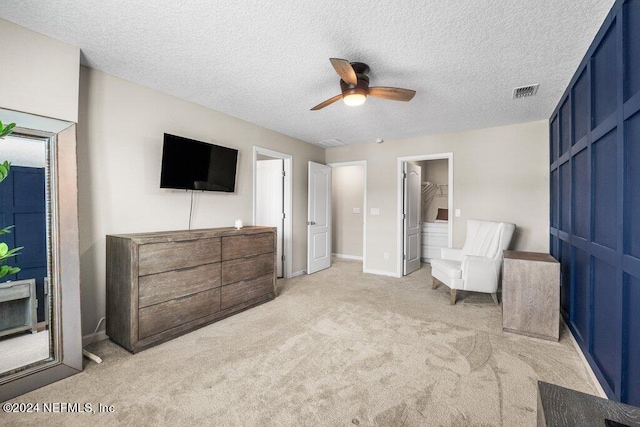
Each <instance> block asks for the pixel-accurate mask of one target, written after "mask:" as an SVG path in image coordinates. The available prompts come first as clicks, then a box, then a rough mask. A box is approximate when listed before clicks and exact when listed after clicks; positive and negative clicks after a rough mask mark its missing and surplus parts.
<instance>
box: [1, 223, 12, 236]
mask: <svg viewBox="0 0 640 427" xmlns="http://www.w3.org/2000/svg"><path fill="white" fill-rule="evenodd" d="M13 227H15V225H10V226H8V227H5V228H0V236H1V235H3V234H9V233H11V229H12V228H13Z"/></svg>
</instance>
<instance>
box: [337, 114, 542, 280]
mask: <svg viewBox="0 0 640 427" xmlns="http://www.w3.org/2000/svg"><path fill="white" fill-rule="evenodd" d="M548 147H549V144H548V123H547V121H538V122H533V123H524V124H518V125H511V126H502V127H495V128H489V129H479V130H473V131H466V132H458V133H451V134H442V135H429V136H422V137H416V138H407V139H400V140H389V141H385V142H384V143H383V144H364V145H351V146H345V147H336V148H330V149H328V150H327V155H326V158H327V161H328V162H345V161H355V160H367V162H368V163H367V166H368V167H367V170H368V173H367V205H368V206H367V208H368V209H369V212H367V215H368V217H367V260H366V262H365V268H366V269H367V270H369V271H371V270H374V271H377V272H386V273H388V274H398V253H397V252H398V251H397V241H398V240H397V239H398V218H397V217H398V215H397V203H398V176H399V172H398V161H397V158H398V157H405V156H418V155H424V154H435V153H446V152H453V163H454V171H453V173H454V176H453V179H454V200H453V204H454V209H460V210H461V214H462V215H461V217H460V218H452V219H453V238H454V240H453V243H454V247H460V246H462V244H463V243H464V238H465V229H466V226H465V222H466V220H467V219H476V218H477V219H486V220H498V221H509V222H513V223H515V224H516V225H517V230H516V235H515V238H514V242H513V246H512V247H513V248H515V249H520V250H530V251H542V252H547V251H548V240H549V162H548V159H549V148H548ZM372 208H379V209H380V215H378V216H372V215H370V209H372ZM450 217H453V213H451V215H450ZM385 252H387V253H389V259H385V258H384V253H385Z"/></svg>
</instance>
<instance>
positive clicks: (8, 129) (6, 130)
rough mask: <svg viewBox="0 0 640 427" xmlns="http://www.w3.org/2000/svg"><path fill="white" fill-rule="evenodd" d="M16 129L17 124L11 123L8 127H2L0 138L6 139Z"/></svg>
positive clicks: (0, 127)
mask: <svg viewBox="0 0 640 427" xmlns="http://www.w3.org/2000/svg"><path fill="white" fill-rule="evenodd" d="M14 127H16V124H15V123H9V124H8V125H6V126H0V138H4V137H5V136H8V135H9V134H11V132H13V128H14Z"/></svg>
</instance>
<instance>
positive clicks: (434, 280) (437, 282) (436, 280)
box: [431, 277, 440, 289]
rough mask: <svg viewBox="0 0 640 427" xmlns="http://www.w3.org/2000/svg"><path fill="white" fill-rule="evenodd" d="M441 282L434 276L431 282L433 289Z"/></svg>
mask: <svg viewBox="0 0 640 427" xmlns="http://www.w3.org/2000/svg"><path fill="white" fill-rule="evenodd" d="M439 284H440V281H439V280H438V279H436V278H435V277H434V278H433V282H432V283H431V289H438V285H439Z"/></svg>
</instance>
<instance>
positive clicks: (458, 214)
mask: <svg viewBox="0 0 640 427" xmlns="http://www.w3.org/2000/svg"><path fill="white" fill-rule="evenodd" d="M460 215H461V213H460V209H456V218H460Z"/></svg>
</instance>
